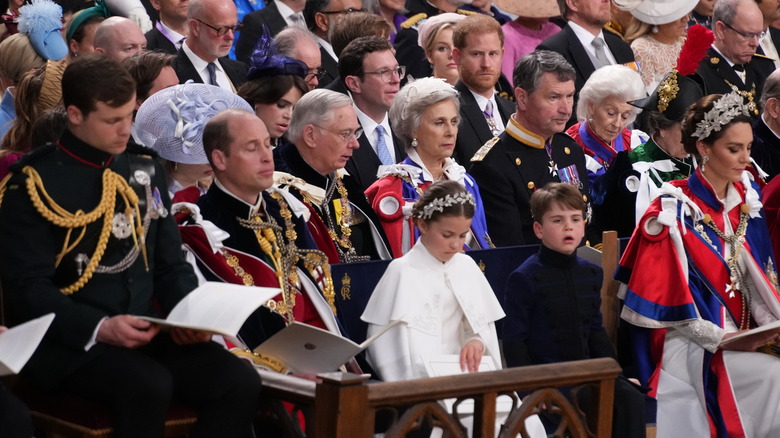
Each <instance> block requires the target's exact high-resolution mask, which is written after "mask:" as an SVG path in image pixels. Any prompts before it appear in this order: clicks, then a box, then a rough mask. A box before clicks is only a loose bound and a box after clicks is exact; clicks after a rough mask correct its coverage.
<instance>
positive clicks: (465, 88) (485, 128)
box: [452, 14, 515, 166]
mask: <svg viewBox="0 0 780 438" xmlns="http://www.w3.org/2000/svg"><path fill="white" fill-rule="evenodd" d="M452 42H453V47H454V49H453V51H452V59H453V61H455V63H456V64H458V73H459V74H460V80H459V81H458V82H457V84H455V89H456V90H458V92H459V93H460V117H461V119H462V121H461V124H460V126H459V127H458V138H457V140H456V141H455V151H454V152H453V158H455V161H457V162H458V163H459V164H461V165H463V166H467V165H468V162H469V160H470V159H471V157H472V156H474V153H475V152H476V151H477V150H478V149H479V148H480V146H482V145H483V144H484V143H485V142H487V141H488V140H490V139H491V138H493V137H497V136H498V135H499V134H500V133H501V132H502V131H503V130H504V127H505V126H506V123H507V120H509V116H510V115H511V114H512V113H513V112H514V111H515V105H514V104H513V103H512V102H510V101H508V100H506V99H504V98H502V97H500V96H499V95H498V93H497V92H496V89H495V86H496V82H498V80H499V77H500V76H501V60H502V58H503V55H504V33H503V31H502V30H501V25H499V24H498V21H496V20H495V19H493V18H491V17H489V16H487V15H482V14H478V15H472V16H469V17H466V18H465V19H463V20H461V21H459V22H458V23H457V24H455V26H454V27H453V29H452ZM488 110H489V111H488ZM488 114H490V116H491V117H490V121H488V120H489V119H488Z"/></svg>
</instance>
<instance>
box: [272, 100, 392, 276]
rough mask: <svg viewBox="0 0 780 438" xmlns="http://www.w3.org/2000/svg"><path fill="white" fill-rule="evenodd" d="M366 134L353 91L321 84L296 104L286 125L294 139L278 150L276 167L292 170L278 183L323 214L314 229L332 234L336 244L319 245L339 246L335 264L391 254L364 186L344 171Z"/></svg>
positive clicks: (326, 249)
mask: <svg viewBox="0 0 780 438" xmlns="http://www.w3.org/2000/svg"><path fill="white" fill-rule="evenodd" d="M362 134H363V129H362V128H361V127H360V124H359V123H358V120H357V116H356V114H355V109H354V108H353V107H352V100H351V99H350V98H349V96H346V95H344V94H342V93H338V92H336V91H331V90H322V89H318V90H314V91H310V92H308V93H306V94H305V95H304V96H303V97H302V98H301V100H299V101H298V103H297V104H296V105H295V110H293V115H292V120H291V121H290V127H289V129H288V130H287V138H288V139H289V140H290V141H291V142H292V144H285V145H282V146H279V147H277V148H276V149H274V163H275V166H276V169H277V170H278V171H280V172H287V173H289V174H290V175H279V174H278V173H277V175H276V176H275V183H276V184H277V185H279V186H280V187H281V188H282V189H286V190H289V191H290V192H291V193H292V194H293V195H295V196H296V197H298V198H299V199H300V200H301V201H303V202H304V203H305V204H307V205H308V206H309V208H310V209H311V210H312V211H314V212H315V213H316V214H317V215H318V216H319V218H320V219H321V224H322V227H320V229H313V230H312V233H313V234H315V235H317V234H319V235H326V236H330V238H331V241H332V243H333V246H331V247H330V248H320V249H321V250H322V251H324V252H325V253H333V252H334V251H333V249H335V252H336V253H337V255H338V260H331V261H330V262H331V263H350V262H356V261H362V260H378V259H389V258H390V252H389V251H388V249H387V248H388V247H387V238H386V237H385V234H384V231H383V230H382V227H378V226H377V225H376V224H378V223H379V222H378V219H377V217H376V214H375V213H374V211H373V209H372V208H371V206H370V205H369V204H368V200H366V197H365V195H364V194H363V188H362V187H360V185H358V183H357V181H355V179H354V178H352V177H351V176H350V175H349V174H347V173H345V172H344V166H346V164H347V161H349V159H350V157H352V154H353V153H354V152H355V150H356V149H357V148H359V147H360V144H359V143H358V140H357V139H358V137H360V136H361V135H362ZM293 177H294V178H293ZM311 222H318V221H311ZM311 226H315V225H310V227H311Z"/></svg>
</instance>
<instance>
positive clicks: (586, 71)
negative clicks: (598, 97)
mask: <svg viewBox="0 0 780 438" xmlns="http://www.w3.org/2000/svg"><path fill="white" fill-rule="evenodd" d="M603 34H604V41H605V42H606V43H607V47H609V51H610V52H612V56H614V57H615V62H617V63H618V64H625V63H627V62H632V61H634V52H633V51H632V50H631V46H629V45H628V43H626V42H625V41H623V40H622V39H621V38H620V37H619V36H617V35H615V34H614V33H612V32H603ZM536 49H537V50H552V51H553V52H558V53H560V54H561V55H563V57H564V58H565V59H566V61H567V62H568V63H569V64H571V66H572V67H574V71H575V72H576V73H577V76H576V77H575V79H574V88H575V90H576V94H575V95H574V108H576V107H577V96H579V93H580V90H581V89H582V87H583V85H585V81H587V80H588V78H589V77H590V75H591V74H592V73H593V72H594V71H596V68H595V67H594V66H593V62H592V61H591V60H590V57H588V52H586V51H585V47H583V46H582V43H581V42H580V40H579V38H577V35H576V34H575V33H574V30H572V28H571V26H569V25H566V26H564V27H563V29H562V30H561V31H560V32H558V33H556V34H555V35H553V36H551V37H549V38H547V39H546V40H544V41H542V43H541V44H539V45H538V46H537V47H536ZM576 122H577V116H576V114H574V111H572V115H571V118H570V119H569V123H568V125H569V126H571V125H573V124H575V123H576Z"/></svg>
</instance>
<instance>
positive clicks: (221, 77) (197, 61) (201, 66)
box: [181, 40, 236, 93]
mask: <svg viewBox="0 0 780 438" xmlns="http://www.w3.org/2000/svg"><path fill="white" fill-rule="evenodd" d="M181 48H182V50H183V51H184V54H185V55H187V58H189V59H190V62H191V63H192V66H193V67H195V71H197V72H198V74H199V75H200V78H201V79H202V80H203V83H204V84H209V83H210V82H209V71H208V68H207V67H208V65H209V63H208V61H204V60H203V59H201V57H200V56H198V55H196V54H195V52H193V51H192V49H190V47H189V46H188V45H187V42H186V40H185V43H184V44H182V46H181ZM214 65H216V66H217V69H216V73H217V84H218V85H219V88H222V89H223V90H228V91H230V92H232V93H235V92H236V89H235V88H234V87H233V83H232V82H230V78H228V75H227V73H225V70H224V69H223V68H222V65H221V64H220V63H219V59H216V60H214Z"/></svg>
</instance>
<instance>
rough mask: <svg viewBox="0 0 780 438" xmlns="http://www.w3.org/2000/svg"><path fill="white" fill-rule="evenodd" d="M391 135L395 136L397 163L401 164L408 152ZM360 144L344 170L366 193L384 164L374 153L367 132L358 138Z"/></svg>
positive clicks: (396, 138) (399, 141) (398, 140)
mask: <svg viewBox="0 0 780 438" xmlns="http://www.w3.org/2000/svg"><path fill="white" fill-rule="evenodd" d="M391 135H392V136H393V144H394V148H393V150H394V151H395V161H396V162H400V161H401V160H403V159H404V158H406V150H405V149H404V147H403V144H402V143H401V140H400V139H398V137H396V136H395V134H393V133H391ZM358 143H360V147H359V148H357V149H355V150H354V151H352V158H350V159H349V161H347V165H346V166H344V168H345V169H346V170H347V172H349V174H350V175H352V177H353V178H354V179H355V181H357V182H358V184H359V185H360V186H361V187H362V188H363V190H364V191H365V190H366V189H367V188H368V187H369V186H370V185H371V184H373V183H374V181H376V180H377V178H376V172H377V170H378V169H379V166H381V165H382V162H381V161H380V160H379V156H378V155H377V154H376V152H375V151H374V148H372V147H371V143H369V142H368V137H367V136H366V133H365V132H364V133H363V134H362V135H361V136H360V138H358Z"/></svg>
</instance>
